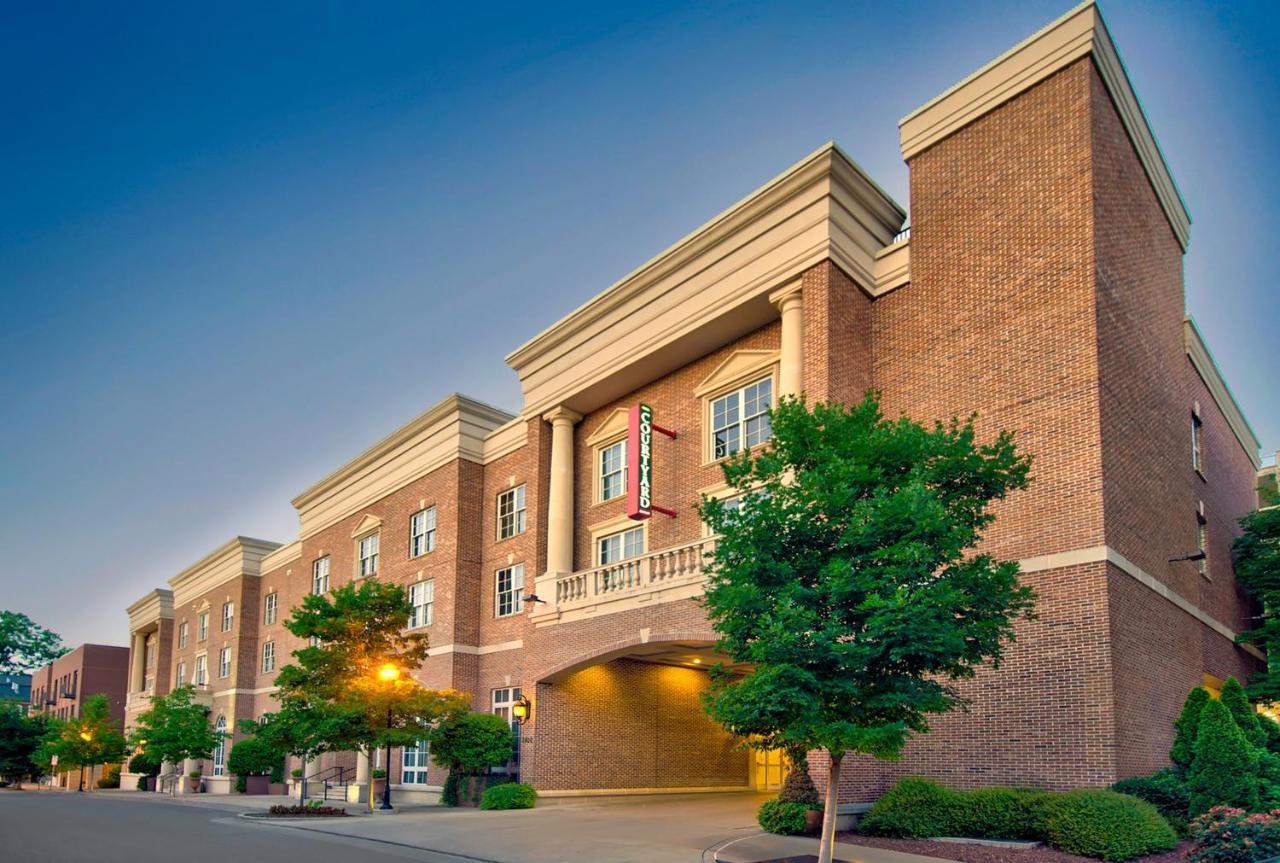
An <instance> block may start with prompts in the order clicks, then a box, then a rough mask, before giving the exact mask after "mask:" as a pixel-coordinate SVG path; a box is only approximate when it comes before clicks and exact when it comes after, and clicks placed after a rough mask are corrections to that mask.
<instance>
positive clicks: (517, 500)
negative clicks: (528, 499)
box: [498, 485, 524, 539]
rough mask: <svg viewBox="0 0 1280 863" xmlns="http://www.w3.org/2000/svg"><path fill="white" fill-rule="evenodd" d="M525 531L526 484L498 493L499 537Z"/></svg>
mask: <svg viewBox="0 0 1280 863" xmlns="http://www.w3.org/2000/svg"><path fill="white" fill-rule="evenodd" d="M520 533H524V486H522V485H518V486H516V487H515V488H512V489H508V490H507V491H504V492H503V493H502V494H500V495H498V539H509V538H510V537H513V536H515V535H516V534H520Z"/></svg>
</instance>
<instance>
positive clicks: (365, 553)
mask: <svg viewBox="0 0 1280 863" xmlns="http://www.w3.org/2000/svg"><path fill="white" fill-rule="evenodd" d="M377 571H378V535H377V534H376V533H371V534H369V535H368V536H366V537H365V538H364V539H362V540H360V569H359V574H360V577H361V578H364V577H365V576H366V575H373V574H374V573H375V572H377Z"/></svg>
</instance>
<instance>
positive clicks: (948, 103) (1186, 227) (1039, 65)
mask: <svg viewBox="0 0 1280 863" xmlns="http://www.w3.org/2000/svg"><path fill="white" fill-rule="evenodd" d="M1089 56H1092V57H1093V61H1094V65H1095V66H1096V68H1097V70H1098V74H1099V76H1100V77H1101V79H1102V82H1103V83H1104V84H1105V85H1106V87H1107V91H1108V92H1109V93H1110V94H1111V99H1112V101H1113V102H1114V103H1115V106H1116V112H1117V113H1118V114H1119V116H1120V120H1121V122H1122V123H1123V124H1124V128H1125V131H1126V132H1127V133H1128V135H1129V139H1130V140H1131V141H1132V142H1133V148H1134V150H1135V151H1136V152H1137V154H1138V158H1139V160H1140V161H1141V162H1142V167H1143V168H1144V170H1145V171H1146V173H1147V177H1148V179H1149V180H1150V182H1151V187H1152V189H1153V190H1154V191H1155V194H1156V198H1157V199H1159V201H1160V206H1161V208H1162V209H1163V210H1164V214H1165V216H1166V218H1168V220H1169V226H1170V227H1171V228H1172V230H1173V233H1174V236H1176V237H1177V238H1178V242H1179V243H1180V244H1181V246H1182V248H1183V250H1184V251H1185V250H1186V248H1187V242H1188V240H1189V239H1190V236H1191V216H1190V215H1189V214H1188V213H1187V207H1186V203H1185V202H1184V201H1183V200H1182V196H1181V194H1180V193H1179V192H1178V186H1177V184H1176V183H1175V182H1174V180H1173V174H1172V173H1171V172H1170V171H1169V165H1168V163H1167V162H1165V159H1164V154H1163V153H1161V152H1160V145H1159V144H1158V143H1157V142H1156V137H1155V133H1154V132H1153V131H1152V129H1151V124H1150V122H1149V121H1148V120H1147V116H1146V114H1145V113H1144V112H1143V110H1142V104H1141V102H1140V101H1139V100H1138V96H1137V94H1136V93H1135V92H1134V89H1133V84H1132V82H1131V81H1130V80H1129V75H1128V73H1127V72H1126V71H1125V68H1124V62H1123V61H1122V60H1121V59H1120V54H1119V52H1118V51H1117V50H1116V46H1115V43H1114V42H1113V41H1112V39H1111V34H1110V33H1109V32H1108V31H1107V25H1106V22H1104V21H1103V19H1102V13H1101V11H1100V10H1099V9H1098V6H1097V4H1096V3H1095V2H1093V0H1088V2H1085V3H1082V4H1080V5H1079V6H1077V7H1075V8H1074V9H1072V10H1071V11H1070V12H1068V13H1067V14H1065V15H1063V16H1062V17H1061V18H1059V19H1058V20H1056V21H1054V22H1053V23H1051V24H1049V25H1048V26H1047V27H1045V28H1044V29H1042V30H1040V31H1039V32H1037V33H1035V34H1034V35H1032V36H1031V37H1030V38H1028V39H1026V40H1024V41H1023V42H1021V43H1019V44H1018V45H1015V46H1014V47H1013V48H1010V49H1009V50H1008V51H1006V52H1005V53H1004V54H1001V55H1000V56H999V57H997V58H996V59H995V60H992V61H991V62H990V63H988V64H987V65H986V66H983V67H982V68H981V69H979V70H978V71H976V72H974V73H973V74H972V75H970V76H969V77H967V78H965V79H964V80H963V81H961V82H960V83H958V84H956V85H954V86H952V87H950V88H948V89H947V90H945V91H944V92H943V93H942V94H940V95H939V96H937V97H935V98H934V99H932V100H930V101H929V102H928V103H926V104H925V105H923V106H921V107H919V108H917V109H916V110H914V111H912V112H911V113H910V114H908V115H907V116H905V117H903V118H902V120H900V121H899V123H898V128H899V134H900V137H901V144H902V156H903V158H904V159H911V158H912V157H913V156H915V155H916V154H918V153H920V152H922V151H923V150H925V149H927V148H928V147H931V146H933V145H934V144H936V143H937V142H939V141H941V140H942V139H943V138H946V137H947V136H949V135H951V134H952V133H954V132H956V131H958V130H959V129H960V128H962V127H964V126H966V125H968V124H969V123H972V122H973V121H974V120H976V119H978V118H979V117H981V116H983V115H984V114H986V113H988V112H989V111H992V110H993V109H995V108H997V107H999V106H1000V105H1002V104H1004V103H1005V102H1007V101H1009V100H1010V99H1012V98H1013V97H1014V96H1017V95H1018V94H1019V93H1022V92H1025V91H1026V90H1028V89H1030V88H1031V87H1033V86H1035V85H1036V84H1038V83H1039V82H1041V81H1043V80H1044V79H1046V78H1048V77H1049V76H1050V75H1053V74H1054V73H1055V72H1058V71H1059V70H1061V69H1064V68H1066V67H1067V66H1069V65H1071V64H1072V63H1074V62H1075V61H1077V60H1079V59H1080V58H1082V57H1089Z"/></svg>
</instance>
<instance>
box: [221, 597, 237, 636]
mask: <svg viewBox="0 0 1280 863" xmlns="http://www.w3.org/2000/svg"><path fill="white" fill-rule="evenodd" d="M235 619H236V604H235V603H234V602H224V603H222V631H223V632H230V631H231V625H232V623H233V622H234V621H235Z"/></svg>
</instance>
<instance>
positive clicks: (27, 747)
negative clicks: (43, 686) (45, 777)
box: [0, 703, 48, 785]
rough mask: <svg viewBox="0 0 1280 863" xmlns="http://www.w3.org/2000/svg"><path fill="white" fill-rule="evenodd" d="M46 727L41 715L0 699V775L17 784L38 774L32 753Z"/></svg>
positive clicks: (39, 769)
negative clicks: (1, 701)
mask: <svg viewBox="0 0 1280 863" xmlns="http://www.w3.org/2000/svg"><path fill="white" fill-rule="evenodd" d="M47 730H48V721H47V720H46V718H45V717H44V716H43V715H36V716H27V715H26V709H25V706H24V705H22V704H16V703H10V704H5V703H0V778H3V779H6V780H8V781H10V782H16V783H18V784H19V785H21V783H22V782H24V781H26V780H31V781H35V780H36V779H38V778H39V777H40V775H41V774H42V773H43V772H44V771H43V770H42V769H41V767H40V765H39V764H38V763H37V762H36V754H37V752H38V751H39V750H40V744H41V741H42V740H43V738H44V735H45V732H46V731H47Z"/></svg>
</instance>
